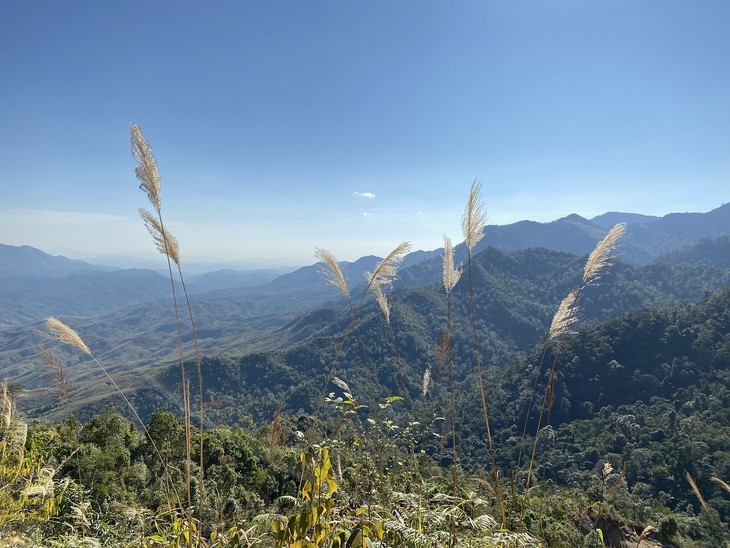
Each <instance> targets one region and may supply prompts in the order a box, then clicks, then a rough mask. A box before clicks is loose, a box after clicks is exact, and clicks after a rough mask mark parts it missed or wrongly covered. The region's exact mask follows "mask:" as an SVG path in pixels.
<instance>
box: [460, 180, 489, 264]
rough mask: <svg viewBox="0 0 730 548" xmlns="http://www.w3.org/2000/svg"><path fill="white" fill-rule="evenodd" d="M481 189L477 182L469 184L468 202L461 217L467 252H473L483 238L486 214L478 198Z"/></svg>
mask: <svg viewBox="0 0 730 548" xmlns="http://www.w3.org/2000/svg"><path fill="white" fill-rule="evenodd" d="M481 187H482V185H481V183H478V182H477V181H474V182H473V183H472V184H471V190H470V191H469V200H468V201H467V203H466V207H465V208H464V214H463V215H462V216H461V230H462V232H463V233H464V239H465V240H466V246H467V247H468V248H469V251H473V250H474V246H476V245H477V243H479V240H481V239H482V238H483V237H484V225H485V224H486V222H487V212H486V210H485V208H484V204H482V202H481V198H480V196H479V192H480V190H481Z"/></svg>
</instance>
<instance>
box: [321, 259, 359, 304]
mask: <svg viewBox="0 0 730 548" xmlns="http://www.w3.org/2000/svg"><path fill="white" fill-rule="evenodd" d="M314 255H315V256H316V257H317V259H319V260H320V261H321V262H322V264H324V266H325V268H323V269H322V274H323V275H324V277H325V279H326V280H327V283H329V284H330V285H332V286H334V287H336V288H337V289H339V290H340V291H342V294H343V295H344V296H345V298H346V299H347V300H348V301H349V300H350V291H349V290H348V289H347V282H345V277H344V276H343V275H342V270H341V269H340V265H339V264H338V263H337V259H335V256H334V255H332V253H330V252H329V251H327V250H326V249H320V248H318V247H317V248H315V251H314Z"/></svg>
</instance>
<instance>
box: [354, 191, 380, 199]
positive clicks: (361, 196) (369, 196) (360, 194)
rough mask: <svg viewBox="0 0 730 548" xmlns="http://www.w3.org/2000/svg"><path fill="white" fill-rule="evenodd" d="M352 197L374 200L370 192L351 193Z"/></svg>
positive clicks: (373, 195)
mask: <svg viewBox="0 0 730 548" xmlns="http://www.w3.org/2000/svg"><path fill="white" fill-rule="evenodd" d="M352 195H353V196H357V197H358V198H368V199H372V198H375V194H373V193H372V192H353V193H352Z"/></svg>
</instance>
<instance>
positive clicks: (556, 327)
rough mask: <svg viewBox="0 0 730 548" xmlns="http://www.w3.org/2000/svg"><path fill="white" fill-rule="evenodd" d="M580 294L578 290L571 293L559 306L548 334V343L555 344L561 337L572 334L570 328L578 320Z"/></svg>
mask: <svg viewBox="0 0 730 548" xmlns="http://www.w3.org/2000/svg"><path fill="white" fill-rule="evenodd" d="M577 300H578V292H577V291H576V290H573V291H571V292H570V293H568V295H567V296H566V297H565V298H564V299H563V301H562V302H561V303H560V306H558V310H557V312H555V316H553V321H552V323H551V324H550V331H549V332H548V343H550V342H553V341H554V340H556V339H557V338H559V337H562V336H564V335H567V334H568V333H570V332H571V329H570V326H571V325H573V324H574V323H575V322H576V320H577V318H576V313H577V311H578V305H577Z"/></svg>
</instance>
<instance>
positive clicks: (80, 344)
mask: <svg viewBox="0 0 730 548" xmlns="http://www.w3.org/2000/svg"><path fill="white" fill-rule="evenodd" d="M46 327H47V328H48V330H49V331H50V332H51V333H52V334H54V335H55V336H56V337H57V338H58V340H60V341H61V342H64V343H66V344H70V345H72V346H75V347H76V348H78V349H79V350H81V351H82V352H84V353H85V354H88V355H89V356H91V350H89V347H88V346H86V344H84V341H82V340H81V337H79V334H78V333H76V331H74V330H73V329H71V328H70V327H69V326H67V325H66V324H65V323H63V322H62V321H60V320H57V319H56V318H54V317H50V318H46Z"/></svg>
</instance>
